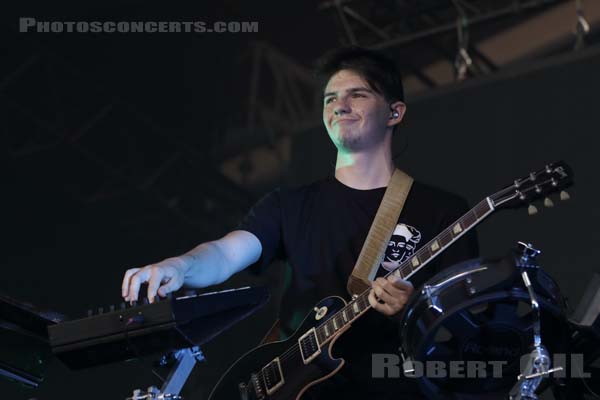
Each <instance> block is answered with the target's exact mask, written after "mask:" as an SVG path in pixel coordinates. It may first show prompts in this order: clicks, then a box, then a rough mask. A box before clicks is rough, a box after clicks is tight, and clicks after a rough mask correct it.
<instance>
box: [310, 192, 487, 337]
mask: <svg viewBox="0 0 600 400" xmlns="http://www.w3.org/2000/svg"><path fill="white" fill-rule="evenodd" d="M493 211H494V207H493V206H492V203H491V201H490V200H489V199H488V198H485V199H484V200H482V201H481V202H480V203H479V204H477V205H476V206H475V207H473V208H472V209H471V210H469V211H468V212H467V213H466V214H465V215H463V216H462V217H460V218H459V219H458V220H456V221H455V222H454V223H453V224H452V225H450V226H449V227H447V228H446V229H444V230H443V231H442V232H441V233H440V234H439V235H437V236H436V237H435V238H433V239H432V240H430V241H429V242H428V243H427V244H426V245H424V246H423V247H421V248H420V249H419V250H418V251H416V252H415V254H414V255H413V256H412V257H410V258H409V259H407V260H405V261H404V262H403V263H402V264H400V265H399V266H398V267H397V268H396V269H395V270H393V271H392V272H390V273H388V274H387V275H386V277H387V276H389V275H390V274H394V275H396V276H398V277H400V278H402V279H407V278H409V277H411V276H412V275H413V274H414V273H416V272H417V271H419V270H420V269H421V268H423V267H424V266H425V265H427V264H428V263H429V262H430V261H431V260H433V259H434V258H435V257H436V256H437V255H438V254H440V253H441V252H442V251H444V250H445V249H446V248H447V247H448V246H450V245H451V244H452V243H453V242H455V241H456V240H458V238H460V237H461V236H462V235H464V234H465V233H466V232H467V231H469V230H470V229H471V228H473V227H474V226H475V225H477V224H478V223H479V222H481V221H483V220H484V219H485V218H486V217H487V216H488V215H489V214H491V213H492V212H493ZM369 291H370V289H367V290H365V291H364V292H363V293H361V294H360V295H358V296H356V298H354V299H353V300H352V301H350V302H349V303H348V304H347V305H346V306H345V307H344V308H342V309H341V310H340V311H338V312H337V313H335V314H333V315H332V316H331V317H330V318H329V319H328V320H327V321H325V322H324V323H322V324H321V325H319V326H318V327H317V328H316V334H317V339H318V340H319V344H320V345H323V344H324V343H326V342H327V341H329V339H330V338H331V337H332V336H333V335H334V334H335V333H336V332H338V331H339V330H341V329H342V328H344V327H345V326H346V325H348V324H350V323H352V322H353V321H354V320H356V319H358V318H359V317H360V316H361V315H362V314H364V313H365V312H366V311H367V310H368V309H369V308H370V307H371V305H370V303H369V300H368V296H369Z"/></svg>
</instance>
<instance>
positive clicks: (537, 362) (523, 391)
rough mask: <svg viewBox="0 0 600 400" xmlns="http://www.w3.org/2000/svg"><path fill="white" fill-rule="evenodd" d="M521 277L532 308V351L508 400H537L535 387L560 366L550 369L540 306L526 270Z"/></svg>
mask: <svg viewBox="0 0 600 400" xmlns="http://www.w3.org/2000/svg"><path fill="white" fill-rule="evenodd" d="M521 278H523V282H524V283H525V286H526V287H527V291H528V292H529V297H530V298H531V308H532V310H533V313H532V314H533V319H534V321H533V347H534V348H533V351H532V352H531V353H529V360H528V361H527V365H526V367H525V370H524V371H523V373H522V374H521V375H519V377H518V378H517V379H518V380H517V383H516V384H515V385H514V386H513V387H512V389H511V390H510V393H509V395H508V398H509V399H510V400H537V395H536V394H535V391H536V389H537V388H538V386H539V385H540V383H541V382H542V380H543V379H544V378H546V377H548V375H550V374H551V373H553V372H556V371H561V370H562V367H557V368H553V369H550V366H551V361H550V355H549V354H548V351H547V350H546V348H545V347H544V345H543V344H542V333H541V327H540V307H539V304H538V301H537V298H536V295H535V292H534V291H533V288H532V287H531V282H530V281H529V275H527V272H526V271H523V272H522V273H521Z"/></svg>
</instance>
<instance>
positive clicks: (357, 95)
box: [352, 93, 365, 97]
mask: <svg viewBox="0 0 600 400" xmlns="http://www.w3.org/2000/svg"><path fill="white" fill-rule="evenodd" d="M352 97H365V95H364V94H360V93H352Z"/></svg>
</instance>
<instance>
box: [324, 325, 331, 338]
mask: <svg viewBox="0 0 600 400" xmlns="http://www.w3.org/2000/svg"><path fill="white" fill-rule="evenodd" d="M327 325H328V323H327V322H325V323H324V324H323V329H324V330H325V337H328V336H329V335H330V333H329V329H328V328H327Z"/></svg>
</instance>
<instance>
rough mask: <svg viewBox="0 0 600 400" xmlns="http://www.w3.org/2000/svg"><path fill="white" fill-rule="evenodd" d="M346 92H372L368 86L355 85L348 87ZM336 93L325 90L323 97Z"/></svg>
mask: <svg viewBox="0 0 600 400" xmlns="http://www.w3.org/2000/svg"><path fill="white" fill-rule="evenodd" d="M347 92H349V93H356V92H367V93H373V91H372V90H371V89H369V88H366V87H355V88H350V89H348V90H347ZM336 94H337V92H326V93H325V94H324V95H323V98H325V97H329V96H335V95H336Z"/></svg>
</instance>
